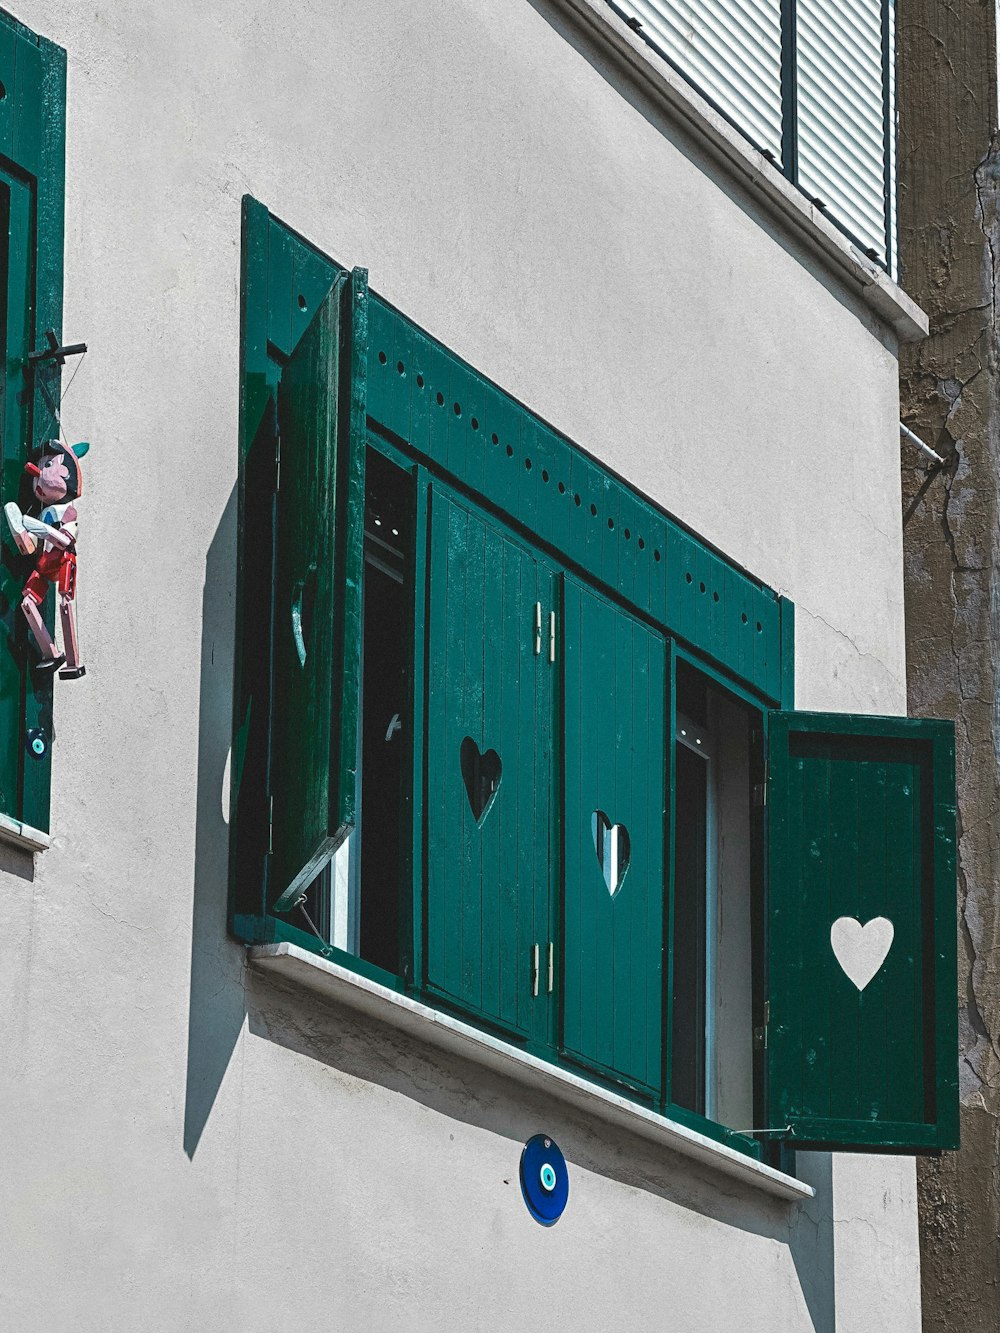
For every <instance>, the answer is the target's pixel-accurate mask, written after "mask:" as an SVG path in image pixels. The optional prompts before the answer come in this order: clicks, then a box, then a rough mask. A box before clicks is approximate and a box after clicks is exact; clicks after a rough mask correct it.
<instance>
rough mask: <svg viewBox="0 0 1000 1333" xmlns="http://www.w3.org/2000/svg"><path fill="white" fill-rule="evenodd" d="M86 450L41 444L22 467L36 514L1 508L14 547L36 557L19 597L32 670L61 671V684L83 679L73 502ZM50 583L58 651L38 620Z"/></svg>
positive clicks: (80, 487)
mask: <svg viewBox="0 0 1000 1333" xmlns="http://www.w3.org/2000/svg"><path fill="white" fill-rule="evenodd" d="M89 448H90V446H89V445H88V444H74V445H73V446H72V447H70V446H69V445H66V444H62V443H61V442H60V441H59V440H46V441H45V443H44V444H43V445H42V446H41V448H40V449H39V450H38V451H37V453H36V455H35V457H34V459H33V461H32V462H30V463H28V464H26V466H25V469H24V470H25V472H27V473H28V474H29V476H30V477H31V490H32V494H33V495H34V497H35V500H36V501H37V504H38V507H39V513H38V516H37V517H35V516H34V515H33V514H27V513H22V512H21V510H20V508H19V507H18V506H17V505H16V504H8V505H5V506H4V514H5V515H6V518H7V524H8V526H9V527H10V531H11V535H12V536H13V538H14V542H15V544H16V546H17V549H18V550H19V551H20V552H21V554H22V555H33V556H35V557H36V559H35V567H34V569H33V570H32V572H31V574H30V575H29V577H28V581H27V583H25V585H24V588H23V590H22V593H21V610H22V611H23V612H24V618H25V619H26V620H27V622H28V626H29V628H30V629H31V633H32V635H33V637H34V640H35V643H36V644H37V645H38V651H39V653H40V654H41V661H39V662H38V663H37V665H36V667H35V670H36V671H55V670H56V668H57V667H62V670H61V671H60V672H59V676H60V679H62V680H78V679H79V678H80V676H83V675H86V668H85V667H84V665H83V663H82V662H81V661H80V645H79V641H78V639H77V633H76V534H77V511H76V501H77V500H78V499H79V498H80V495H81V493H82V491H83V473H82V472H81V470H80V459H81V458H82V457H83V455H84V454H85V453H86V452H87V450H88V449H89ZM32 508H34V506H32ZM50 585H53V586H54V587H55V589H56V594H57V596H58V599H59V619H60V621H61V623H62V635H63V645H64V648H65V652H63V653H60V652H59V649H58V648H57V647H56V644H55V640H54V639H53V638H52V635H51V634H50V633H49V631H48V629H47V628H46V625H45V621H44V620H43V619H42V611H41V608H42V603H43V602H44V601H45V596H46V593H47V592H48V590H49V586H50ZM64 664H65V665H64Z"/></svg>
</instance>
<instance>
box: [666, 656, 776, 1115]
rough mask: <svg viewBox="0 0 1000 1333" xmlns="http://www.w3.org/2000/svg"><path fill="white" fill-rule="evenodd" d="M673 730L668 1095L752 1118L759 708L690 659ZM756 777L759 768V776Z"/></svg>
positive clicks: (682, 668) (708, 1110) (696, 1108)
mask: <svg viewBox="0 0 1000 1333" xmlns="http://www.w3.org/2000/svg"><path fill="white" fill-rule="evenodd" d="M676 700H677V712H676V722H675V733H674V759H675V774H676V777H675V793H674V795H675V802H676V824H675V836H674V867H673V869H674V884H673V984H672V993H671V1017H670V1022H671V1082H670V1100H671V1101H672V1102H673V1104H674V1105H676V1106H681V1107H683V1108H685V1109H686V1110H689V1111H693V1112H695V1113H696V1114H698V1115H703V1116H707V1117H708V1118H709V1119H711V1120H715V1121H717V1122H719V1123H721V1124H724V1125H727V1126H729V1127H731V1128H734V1129H735V1128H747V1127H749V1126H751V1125H752V1124H753V1123H754V1120H753V1114H754V1047H753V1011H754V995H755V986H757V985H758V984H759V968H755V967H754V948H753V941H754V913H755V911H756V910H757V907H756V906H755V901H756V894H757V889H758V877H757V873H756V865H757V862H758V860H759V858H760V855H761V851H760V846H759V828H758V824H759V821H758V820H757V819H756V818H755V811H756V807H755V806H754V797H753V787H752V781H753V776H759V768H760V756H759V749H760V745H761V732H762V728H761V725H760V714H759V713H758V712H756V711H755V710H753V709H751V708H749V707H748V706H747V705H746V704H744V703H743V702H742V701H741V700H740V699H739V698H737V697H736V696H735V695H734V694H732V693H731V692H730V691H728V690H726V689H724V688H722V687H721V686H720V685H718V684H716V683H715V681H713V680H711V679H710V678H709V677H708V676H707V675H705V674H703V673H701V672H699V671H697V670H696V669H695V668H694V667H692V666H690V665H689V664H688V663H686V662H684V661H683V660H682V661H680V662H678V667H677V687H676ZM752 775H753V776H752Z"/></svg>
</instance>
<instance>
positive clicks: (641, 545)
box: [639, 537, 646, 551]
mask: <svg viewBox="0 0 1000 1333" xmlns="http://www.w3.org/2000/svg"><path fill="white" fill-rule="evenodd" d="M645 549H646V538H645V537H640V538H639V550H640V551H644V550H645Z"/></svg>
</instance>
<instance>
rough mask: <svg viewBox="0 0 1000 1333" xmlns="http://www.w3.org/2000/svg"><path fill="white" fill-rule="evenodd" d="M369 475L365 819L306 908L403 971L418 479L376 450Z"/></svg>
mask: <svg viewBox="0 0 1000 1333" xmlns="http://www.w3.org/2000/svg"><path fill="white" fill-rule="evenodd" d="M365 475H366V481H365V562H364V589H363V594H362V644H363V646H362V662H361V677H362V680H361V728H360V738H359V739H360V745H359V751H360V752H359V755H358V764H359V768H358V772H359V783H358V789H359V792H358V797H357V804H356V811H355V814H356V817H357V823H356V827H355V831H354V832H353V833H352V835H351V836H350V838H349V839H348V840H347V842H346V843H345V844H344V845H343V847H341V848H340V850H339V851H338V852H337V853H336V854H335V856H334V858H333V860H332V861H331V862H330V863H329V864H328V865H327V866H326V867H325V868H324V869H323V871H322V872H321V873H320V874H319V875H318V876H317V877H316V879H315V880H314V881H313V883H312V884H311V885H310V887H309V890H308V893H307V895H306V901H305V903H304V904H302V909H303V915H304V916H305V917H306V920H307V924H308V925H309V926H310V928H311V929H313V931H314V932H315V933H316V934H318V935H319V936H320V937H321V938H322V939H323V940H324V941H325V942H326V943H328V944H333V945H335V946H336V947H338V948H341V949H344V950H345V951H346V952H348V953H353V954H355V955H357V956H358V957H360V958H363V959H365V960H366V961H367V962H369V963H374V964H375V965H376V966H378V967H381V968H385V970H386V971H388V972H393V973H397V974H398V973H399V972H401V971H402V966H401V954H402V940H401V932H402V929H403V927H404V924H405V921H404V917H403V914H402V912H401V905H402V902H403V893H402V887H403V881H404V875H406V874H407V873H408V872H407V870H406V861H405V857H406V815H407V809H408V803H407V789H408V778H407V774H408V767H407V759H408V755H409V747H410V741H411V735H410V731H411V719H410V666H411V658H412V648H411V645H412V633H411V623H410V622H411V611H410V607H411V603H412V588H411V571H412V566H413V550H414V524H413V504H412V482H411V479H410V478H409V476H408V475H407V473H406V472H404V471H403V470H402V469H401V468H399V467H396V466H395V465H394V464H393V463H391V462H390V461H389V460H388V459H387V458H385V457H384V456H383V455H382V454H380V453H378V452H376V451H375V450H373V449H369V450H368V452H367V456H366V461H365Z"/></svg>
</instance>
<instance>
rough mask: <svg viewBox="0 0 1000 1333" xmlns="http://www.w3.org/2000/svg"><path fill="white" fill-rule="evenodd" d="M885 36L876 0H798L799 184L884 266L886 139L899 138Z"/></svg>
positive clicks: (886, 260)
mask: <svg viewBox="0 0 1000 1333" xmlns="http://www.w3.org/2000/svg"><path fill="white" fill-rule="evenodd" d="M889 10H890V16H891V4H890V5H889ZM886 36H888V37H890V38H891V36H892V33H891V30H890V31H889V33H888V34H884V33H883V12H882V6H881V4H877V3H873V0H842V3H841V4H839V5H837V6H836V7H833V6H831V5H829V4H828V3H826V0H798V5H797V48H796V57H797V72H798V150H799V151H798V157H799V185H800V187H801V188H802V189H803V190H804V191H805V192H806V193H807V194H808V195H809V196H810V197H811V198H813V199H818V200H821V201H822V203H823V205H824V207H825V209H826V210H827V212H829V214H830V215H831V217H833V218H835V219H836V220H837V221H838V222H839V223H840V224H841V225H842V226H843V227H845V228H846V229H847V231H849V232H850V233H851V234H852V235H853V236H855V237H856V238H857V239H858V240H859V241H860V242H861V244H862V245H863V246H864V248H865V249H866V250H870V251H871V252H872V257H877V258H878V259H879V261H880V262H882V263H883V264H885V263H887V262H888V256H887V253H886V230H887V229H886V203H885V198H886V188H885V187H886V174H887V173H886V165H887V164H886V139H887V137H888V138H889V140H890V143H891V140H892V138H893V137H894V133H893V134H890V135H888V136H887V135H886V101H885V91H884V66H885V63H886V62H884V60H883V41H884V39H885V37H886ZM891 49H892V47H891V45H890V46H889V50H890V51H891ZM887 63H888V65H889V68H890V72H891V66H892V63H893V62H892V61H891V60H889V61H888V62H887ZM890 87H891V84H890ZM890 127H891V128H892V129H893V131H894V128H895V127H894V125H893V123H892V120H891V119H890ZM889 165H890V172H889V174H890V176H891V175H893V174H894V172H893V171H892V164H891V163H890V164H889Z"/></svg>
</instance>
